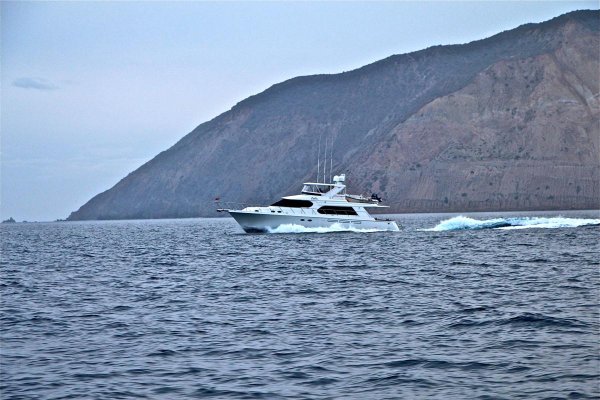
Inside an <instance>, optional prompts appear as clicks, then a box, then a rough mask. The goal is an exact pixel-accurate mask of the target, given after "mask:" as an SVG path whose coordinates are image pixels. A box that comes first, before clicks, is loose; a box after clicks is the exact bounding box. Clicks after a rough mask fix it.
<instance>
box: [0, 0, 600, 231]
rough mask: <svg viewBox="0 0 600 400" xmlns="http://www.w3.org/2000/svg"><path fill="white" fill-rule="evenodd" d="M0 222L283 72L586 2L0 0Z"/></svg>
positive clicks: (36, 207)
mask: <svg viewBox="0 0 600 400" xmlns="http://www.w3.org/2000/svg"><path fill="white" fill-rule="evenodd" d="M0 7H1V10H0V11H1V14H0V18H1V20H0V23H1V85H2V86H1V109H0V112H1V120H0V128H1V135H2V136H1V171H0V172H1V204H0V216H1V218H2V219H5V218H8V217H9V216H13V217H14V218H15V219H17V220H28V221H35V220H38V221H44V220H54V219H56V218H65V217H67V216H68V214H69V213H70V212H71V211H74V210H76V209H77V208H79V206H81V205H82V204H83V203H85V202H86V201H87V200H89V199H90V198H91V197H92V196H94V195H96V194H97V193H99V192H101V191H104V190H107V189H109V188H110V187H112V186H113V185H114V184H115V183H117V182H118V181H119V180H120V179H121V178H123V177H124V176H126V175H127V174H128V173H129V172H131V171H133V170H134V169H136V168H137V167H139V166H140V165H142V164H143V163H144V162H146V161H148V160H149V159H151V158H152V157H153V156H155V155H156V154H158V153H159V152H160V151H163V150H165V149H166V148H168V147H170V146H171V145H173V144H174V143H175V142H176V141H177V140H179V139H180V138H182V137H183V136H184V135H185V134H187V133H188V132H190V131H191V130H192V129H193V128H195V127H196V126H197V125H199V124H200V123H202V122H204V121H207V120H209V119H211V118H213V117H215V116H217V115H218V114H220V113H222V112H224V111H227V110H228V109H230V108H231V107H232V106H233V105H235V104H236V103H237V102H239V101H241V100H243V99H244V98H246V97H248V96H250V95H252V94H255V93H258V92H261V91H263V90H265V89H266V88H268V87H269V86H271V85H272V84H275V83H277V82H280V81H283V80H285V79H288V78H292V77H294V76H298V75H309V74H317V73H336V72H342V71H347V70H351V69H355V68H358V67H360V66H362V65H365V64H368V63H371V62H373V61H376V60H379V59H382V58H385V57H387V56H390V55H392V54H400V53H406V52H410V51H414V50H420V49H422V48H426V47H429V46H433V45H438V44H453V43H465V42H469V41H472V40H476V39H482V38H484V37H487V36H490V35H493V34H495V33H498V32H500V31H503V30H507V29H511V28H514V27H517V26H519V25H521V24H524V23H527V22H541V21H545V20H548V19H551V18H553V17H555V16H558V15H560V14H563V13H565V12H568V11H571V10H576V9H597V8H598V3H597V1H587V2H581V1H580V2H575V1H573V2H559V1H538V2H516V1H514V2H490V1H488V2H450V1H447V2H339V1H338V2H244V3H236V2H177V3H167V2H165V3H161V2H8V1H2V2H1V5H0Z"/></svg>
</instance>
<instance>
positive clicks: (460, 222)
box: [423, 215, 600, 232]
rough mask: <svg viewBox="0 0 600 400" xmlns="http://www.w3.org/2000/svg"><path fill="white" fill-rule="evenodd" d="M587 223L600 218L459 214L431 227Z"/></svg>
mask: <svg viewBox="0 0 600 400" xmlns="http://www.w3.org/2000/svg"><path fill="white" fill-rule="evenodd" d="M585 225H600V219H585V218H565V217H561V216H558V217H549V218H546V217H515V218H493V219H486V220H477V219H473V218H469V217H465V216H462V215H460V216H458V217H453V218H450V219H447V220H445V221H442V222H440V223H439V224H437V225H436V226H435V227H433V228H431V229H423V230H425V231H432V232H444V231H458V230H477V229H504V230H510V229H529V228H546V229H556V228H576V227H579V226H585Z"/></svg>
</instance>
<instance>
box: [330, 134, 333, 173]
mask: <svg viewBox="0 0 600 400" xmlns="http://www.w3.org/2000/svg"><path fill="white" fill-rule="evenodd" d="M329 146H330V147H329V150H330V151H331V153H330V154H329V180H330V181H331V182H333V173H332V171H333V137H332V138H331V143H330V144H329Z"/></svg>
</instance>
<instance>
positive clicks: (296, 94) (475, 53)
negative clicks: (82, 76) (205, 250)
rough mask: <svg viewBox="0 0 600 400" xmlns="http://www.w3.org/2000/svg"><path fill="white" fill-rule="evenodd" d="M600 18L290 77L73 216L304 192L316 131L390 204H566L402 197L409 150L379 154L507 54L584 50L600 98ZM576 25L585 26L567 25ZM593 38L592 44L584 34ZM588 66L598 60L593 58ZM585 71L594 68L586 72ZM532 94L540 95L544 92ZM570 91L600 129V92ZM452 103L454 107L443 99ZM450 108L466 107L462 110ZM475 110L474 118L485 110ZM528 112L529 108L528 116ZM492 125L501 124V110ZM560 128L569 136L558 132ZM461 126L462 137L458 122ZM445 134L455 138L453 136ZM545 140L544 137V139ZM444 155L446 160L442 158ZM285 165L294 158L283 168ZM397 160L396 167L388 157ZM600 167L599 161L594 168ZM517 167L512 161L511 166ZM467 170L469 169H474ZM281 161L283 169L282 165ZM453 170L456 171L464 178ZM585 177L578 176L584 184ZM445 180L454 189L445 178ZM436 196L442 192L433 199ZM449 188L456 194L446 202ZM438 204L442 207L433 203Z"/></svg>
mask: <svg viewBox="0 0 600 400" xmlns="http://www.w3.org/2000/svg"><path fill="white" fill-rule="evenodd" d="M598 16H599V12H598V11H574V12H571V13H568V14H564V15H562V16H559V17H556V18H553V19H551V20H549V21H546V22H542V23H537V24H525V25H522V26H520V27H518V28H515V29H513V30H509V31H504V32H501V33H498V34H496V35H493V36H491V37H489V38H486V39H480V40H477V41H473V42H470V43H467V44H457V45H449V46H432V47H429V48H427V49H423V50H419V51H416V52H412V53H408V54H399V55H393V56H390V57H387V58H385V59H383V60H379V61H376V62H374V63H371V64H368V65H365V66H363V67H360V68H357V69H354V70H351V71H346V72H342V73H339V74H320V75H308V76H300V77H295V78H291V79H288V80H286V81H283V82H281V83H278V84H275V85H273V86H271V87H270V88H268V89H266V90H265V91H263V92H261V93H258V94H256V95H253V96H250V97H248V98H246V99H244V100H242V101H240V102H238V103H237V104H236V105H234V106H233V107H232V108H231V109H230V110H229V111H227V112H225V113H223V114H221V115H219V116H217V117H215V118H213V119H212V120H210V121H207V122H205V123H203V124H200V125H199V126H198V127H197V128H195V129H194V130H192V132H190V133H189V134H188V135H186V136H184V137H183V138H182V139H181V140H180V141H179V142H177V143H176V144H175V145H173V146H172V147H171V148H169V149H167V150H165V151H163V152H161V153H159V154H158V155H157V156H156V157H155V158H153V159H152V160H150V161H149V162H148V163H146V164H144V165H142V166H141V167H140V168H138V169H137V170H136V171H133V172H132V173H130V174H128V175H127V176H126V177H125V178H123V179H122V180H121V181H119V182H118V183H117V184H116V185H115V186H114V187H113V188H111V189H109V190H107V191H105V192H102V193H100V194H99V195H97V196H95V197H94V198H92V199H91V200H90V201H89V202H88V203H86V204H85V205H83V206H82V207H81V208H80V209H79V210H78V211H76V212H74V213H72V214H71V216H69V219H70V220H77V219H121V218H163V217H191V216H210V215H213V211H212V202H211V200H212V199H213V198H214V197H215V196H219V195H220V196H221V197H227V198H229V199H231V200H234V201H256V202H272V201H273V200H275V199H276V198H277V197H280V196H281V195H285V194H292V193H295V192H296V191H297V188H298V186H299V184H300V183H301V181H303V180H306V179H307V178H309V177H311V176H312V175H313V172H307V168H310V169H311V170H312V166H313V165H314V161H316V160H312V159H313V158H315V159H316V154H313V153H314V151H312V150H311V151H309V152H307V151H305V149H311V148H313V147H315V146H314V145H315V144H316V142H317V140H318V138H319V137H327V138H331V139H333V140H334V144H335V146H334V160H336V161H337V162H336V170H340V171H348V170H351V171H352V173H351V174H350V178H351V180H350V186H349V189H354V190H358V191H360V190H359V189H360V188H364V189H367V190H368V191H371V190H379V191H381V192H383V194H384V196H386V197H387V198H388V199H390V201H391V203H393V204H394V203H395V204H403V205H401V206H398V207H395V208H394V207H393V208H392V209H391V211H403V212H406V211H457V210H461V211H467V210H470V209H472V210H481V209H482V208H483V209H487V208H486V207H488V206H490V207H497V208H500V210H503V209H510V208H513V209H524V208H527V207H529V206H530V207H532V208H536V207H537V208H549V209H556V208H565V206H570V205H571V204H565V203H564V202H552V201H548V202H537V203H535V202H533V203H531V204H530V205H528V204H525V203H523V202H519V201H513V202H512V203H510V202H506V203H502V204H501V203H489V202H488V203H489V204H488V206H485V202H483V203H482V204H483V205H479V206H477V205H475V204H474V203H473V202H477V200H473V199H468V201H467V200H466V199H462V198H461V197H462V194H463V193H466V192H460V193H459V196H455V197H457V198H454V197H453V196H450V197H449V196H448V195H446V196H440V195H439V193H441V192H440V191H437V192H436V191H432V192H431V193H429V194H427V196H429V197H427V196H426V197H423V198H421V199H407V198H403V194H402V190H400V186H401V184H400V183H397V184H395V186H394V184H392V185H391V186H390V185H389V182H390V177H392V181H393V179H394V178H393V177H394V176H398V178H397V179H398V182H404V183H403V184H402V185H404V184H406V185H409V189H410V185H411V184H417V183H415V182H413V181H411V180H410V179H408V178H407V177H406V176H409V175H410V174H408V175H406V174H405V175H406V176H404V175H402V174H403V173H402V171H400V169H402V168H404V167H406V166H407V165H404V164H399V163H398V162H397V161H398V160H400V159H403V157H405V155H404V154H403V152H404V151H406V150H405V149H404V150H403V149H401V148H396V149H395V151H394V152H391V153H389V154H388V155H387V156H382V157H381V158H380V159H377V157H375V156H374V154H375V153H374V152H379V153H385V152H386V151H387V150H385V149H384V148H382V143H387V141H389V138H393V137H396V136H397V135H399V134H400V133H397V132H400V131H401V129H400V131H398V127H399V126H400V127H401V126H402V124H406V122H407V121H408V120H409V119H410V118H412V117H414V116H415V114H417V113H419V112H420V110H422V109H424V108H425V107H427V105H429V104H431V103H432V102H435V101H436V100H437V99H444V98H446V97H447V96H449V95H450V94H452V93H457V92H460V91H461V90H463V89H464V88H466V87H467V86H469V85H470V84H471V83H472V82H473V80H475V79H476V78H477V77H480V76H485V71H486V70H488V69H489V68H491V67H493V66H495V65H498V66H501V65H504V68H505V69H507V70H508V69H510V68H509V66H510V67H512V68H513V69H514V68H515V67H518V65H516V66H515V65H512V64H510V63H511V61H514V60H515V59H516V60H529V59H531V60H533V59H536V57H538V56H540V55H544V54H554V53H555V52H556V51H558V49H567V50H569V49H575V50H577V51H576V53H577V54H576V55H577V57H579V55H581V57H580V58H582V60H583V61H581V62H579V63H578V65H577V66H575V67H573V68H575V69H577V71H578V72H577V73H579V75H582V76H583V75H585V77H586V79H584V81H585V82H583V85H584V86H585V87H586V88H588V87H591V88H592V89H590V90H591V91H592V92H593V93H592V97H593V96H597V93H598V88H597V87H598V82H597V81H598V79H597V77H593V72H594V70H596V71H597V64H598V62H597V59H598V57H597V50H590V49H593V48H594V46H593V44H594V43H597V42H598ZM569 29H571V30H573V29H574V30H575V31H577V32H576V33H573V32H570V31H569ZM578 35H579V36H581V37H583V39H581V38H579V37H578ZM568 40H571V41H572V43H574V44H571V45H569V46H566V44H565V43H563V41H567V42H568ZM586 40H587V41H592V42H593V43H592V44H591V45H589V44H586V43H585V41H586ZM569 51H570V50H569ZM590 52H591V53H590ZM563 58H564V57H563ZM561 60H562V61H561ZM561 60H558V59H556V60H555V61H553V60H552V57H550V58H548V59H545V58H544V59H543V60H542V59H537V61H536V62H537V63H545V64H544V65H550V64H552V63H554V64H556V65H558V61H560V62H563V61H564V62H566V63H567V64H569V62H570V61H569V58H564V60H563V59H562V58H561ZM503 62H504V64H502V63H503ZM507 63H508V64H507ZM509 64H510V65H509ZM588 64H590V65H592V66H591V67H588ZM536 65H537V64H536ZM540 65H541V64H540ZM540 65H537V67H536V68H537V69H536V68H534V67H531V68H533V69H532V71H533V70H535V71H537V73H539V74H541V75H540V76H541V78H540V79H539V81H535V82H534V83H530V84H528V87H529V86H535V87H536V88H539V87H540V85H541V82H545V81H544V79H545V78H546V77H550V75H551V74H550V75H549V72H545V73H546V75H544V71H545V70H544V69H543V68H541V66H540ZM538 67H539V68H538ZM569 67H570V66H569ZM540 68H541V69H540ZM560 68H563V69H564V71H567V70H568V68H566V67H560ZM573 68H571V69H573ZM580 70H581V71H583V72H581V71H580ZM588 70H591V71H592V73H591V74H590V72H586V71H588ZM502 73H504V72H502ZM502 73H501V74H502ZM482 74H483V75H482ZM559 75H560V74H559ZM575 75H576V76H577V74H575ZM569 76H570V75H569ZM590 76H591V78H590ZM550 78H552V82H553V85H554V86H553V87H552V88H550V89H548V88H546V89H544V90H547V91H550V92H552V91H553V90H554V91H561V93H562V90H563V88H562V86H564V84H563V83H561V81H560V79H559V78H560V77H559V76H558V75H557V77H556V79H554V78H555V77H550ZM550 78H548V79H550ZM490 79H491V78H490ZM511 79H512V80H509V81H507V82H506V84H507V85H509V86H507V87H509V89H512V92H513V94H517V93H519V95H520V96H530V97H531V96H532V95H531V94H529V95H528V94H526V93H525V94H523V93H521V91H520V88H519V87H518V85H520V84H521V83H523V82H521V81H523V79H522V76H521V77H519V76H516V75H514V76H512V77H511ZM528 79H529V78H528ZM569 79H572V80H573V79H575V78H569ZM563 80H564V79H563ZM482 82H483V81H482ZM486 84H487V83H486ZM524 84H525V83H524ZM578 84H581V82H580V83H578ZM542 86H543V85H542ZM567 86H568V85H567ZM555 87H557V88H558V89H557V88H555ZM494 90H495V89H494ZM550 92H548V93H550ZM548 93H547V94H546V95H548ZM483 95H485V93H483V92H482V94H480V96H483ZM535 96H537V97H536V98H538V97H539V93H537V94H535ZM570 96H571V97H574V98H578V100H577V101H579V102H580V103H581V102H582V100H583V103H585V104H586V105H587V107H588V108H589V109H590V112H591V117H586V118H587V119H585V121H588V120H590V118H591V122H592V126H591V127H588V128H586V129H587V131H586V132H588V131H590V130H591V132H592V133H594V132H596V133H597V132H598V128H597V124H596V126H595V127H594V126H593V122H597V114H598V110H597V101H596V102H594V101H593V99H592V100H590V102H591V103H590V104H591V105H590V104H587V103H588V101H587V98H588V97H589V95H588V94H587V92H586V93H583V94H582V93H579V92H578V91H577V89H574V92H573V93H571V95H570ZM528 99H529V98H527V97H525V98H523V99H521V100H522V101H524V102H525V101H528ZM512 100H514V99H512V97H510V96H508V97H507V100H506V101H509V102H510V101H512ZM596 100H597V98H596ZM445 101H446V103H445V104H449V103H448V99H446V100H445ZM557 101H558V100H557ZM569 101H570V100H569ZM583 103H582V104H583ZM446 107H450V106H449V105H446ZM527 107H529V109H531V110H537V108H536V107H537V106H536V105H535V104H529V105H525V104H521V105H518V106H517V107H513V108H516V109H518V110H521V109H525V108H527ZM428 110H430V109H428ZM488 111H489V110H488ZM453 112H454V113H460V112H459V111H457V110H455V109H453ZM490 112H491V111H490ZM493 112H494V113H496V112H497V110H496V109H494V110H493ZM572 112H573V113H575V112H577V113H579V112H580V110H579V108H577V110H576V111H572ZM519 113H520V111H519ZM515 114H517V111H515ZM519 115H520V114H519ZM513 117H514V115H513ZM530 117H531V116H530ZM474 118H475V119H474V121H475V120H476V119H477V118H480V116H475V117H474ZM528 118H529V117H528ZM525 119H526V118H525V117H523V118H522V120H523V121H525ZM465 121H467V120H465ZM531 121H533V119H529V120H528V121H527V122H522V123H525V124H526V125H527V124H529V123H531ZM467 122H468V121H467ZM436 123H439V121H436ZM490 123H493V124H496V125H498V124H499V122H498V121H497V120H493V121H490ZM411 124H413V125H414V124H415V121H414V119H413V120H411ZM475 125H477V124H473V129H475ZM500 125H502V124H500ZM575 125H576V124H575ZM588 125H589V123H588ZM573 126H574V125H573V124H571V125H569V126H568V127H567V128H568V129H572V128H573ZM586 126H587V125H586ZM441 128H444V126H441ZM512 128H513V126H508V127H507V129H512ZM530 128H531V129H530ZM533 128H534V127H528V128H527V129H525V128H522V130H523V129H525V130H524V132H526V133H528V132H529V130H532V129H533ZM394 129H396V130H394ZM415 129H425V130H424V132H425V131H427V129H426V126H422V125H418V124H417V125H415ZM444 129H445V128H444ZM477 129H480V131H481V132H483V131H485V130H486V129H488V130H489V126H482V127H480V128H477ZM394 132H396V133H394ZM402 132H403V133H401V135H405V136H406V135H408V133H406V132H405V131H402ZM427 132H429V131H427ZM588 133H589V132H588ZM427 134H428V135H429V133H427ZM496 134H497V135H499V136H501V135H504V134H505V133H504V132H503V131H497V132H496ZM556 134H557V135H560V133H556ZM439 135H442V134H438V139H439ZM455 135H457V136H456V137H462V136H460V135H461V133H460V132H457V133H455ZM406 137H408V136H406ZM447 139H448V140H449V141H451V140H454V139H455V138H454V139H453V138H447ZM542 139H543V138H542ZM542 139H539V141H540V143H541V141H542ZM402 140H404V139H402ZM428 140H429V139H428ZM263 142H264V144H263ZM390 143H391V142H390ZM448 143H450V142H448ZM590 143H591V145H592V147H593V148H594V151H595V152H596V153H598V144H597V141H596V142H594V141H593V139H592V141H591V142H590ZM389 146H390V147H388V148H392V147H391V146H392V145H391V144H390V145H389ZM421 147H422V146H421ZM407 148H410V149H411V150H410V151H411V153H414V154H422V155H423V154H424V153H423V152H424V149H422V148H420V147H419V140H418V138H415V139H414V143H413V142H411V143H409V145H408V146H407ZM489 150H490V151H491V149H489ZM379 153H377V154H379ZM511 154H512V153H511ZM561 154H562V153H561ZM514 156H515V155H514V154H512V155H510V156H507V157H508V160H509V161H510V160H512V161H513V163H515V165H516V164H518V160H519V159H515V158H514ZM592 156H593V155H592ZM510 157H513V158H510ZM567 158H568V157H567ZM592 158H593V157H592ZM357 159H358V160H362V161H363V162H365V163H369V164H367V165H366V166H365V165H363V167H364V168H362V170H363V171H362V172H357V173H356V174H354V168H355V164H356V160H357ZM383 160H385V161H383ZM423 160H425V158H423ZM436 160H437V161H436V162H437V163H438V164H439V165H441V164H440V162H441V161H440V160H439V159H436ZM561 160H562V159H561ZM565 160H567V159H565ZM267 161H269V162H267ZM563 161H564V160H563ZM472 162H477V160H474V161H472ZM496 162H498V160H496ZM561 162H562V161H561ZM565 162H566V161H565ZM385 163H387V164H385ZM417 163H418V162H417ZM586 163H587V164H586ZM584 164H585V165H588V164H590V161H589V158H586V160H585V162H584ZM592 164H593V163H592ZM279 165H284V166H285V167H284V168H279V167H278V166H279ZM373 165H377V168H376V169H373V168H372V166H373ZM392 165H393V166H394V167H393V168H391V167H390V166H392ZM415 165H416V164H415ZM428 165H429V164H428ZM580 165H583V164H580ZM596 165H597V163H596ZM594 166H595V165H592V169H593V167H594ZM509 167H510V165H509V166H507V167H506V168H509ZM408 168H410V166H408ZM468 168H469V171H471V167H468ZM360 169H361V168H359V170H360ZM509 169H510V168H509ZM282 170H285V174H284V173H282ZM223 171H229V173H223ZM375 171H377V173H376V174H375ZM259 172H260V174H259ZM592 175H593V176H592V178H594V177H596V176H597V168H596V172H595V174H594V173H593V171H592ZM400 176H402V177H400ZM432 176H433V178H432V179H435V176H436V175H432ZM265 177H266V178H265ZM468 178H471V177H468ZM411 179H412V178H411ZM447 179H457V177H456V176H454V177H448V178H447ZM384 180H387V183H386V184H385V185H382V182H383V181H384ZM517 180H518V179H517ZM411 182H412V183H411ZM585 182H586V183H585V184H591V186H592V187H591V194H589V195H586V197H585V198H586V199H587V200H585V201H583V203H582V204H579V203H581V202H579V203H578V202H575V203H572V204H576V207H578V208H579V207H584V208H585V207H588V205H591V206H594V207H597V204H598V202H597V201H594V196H595V198H596V199H597V195H596V193H597V191H598V184H597V183H596V184H594V182H593V179H592V180H591V182H590V179H588V178H586V179H585ZM419 184H421V185H422V184H425V183H423V182H421V183H419ZM498 184H499V182H498ZM583 184H584V183H580V185H579V187H581V185H583ZM427 185H431V183H427ZM493 185H495V183H493V184H492V186H493ZM441 186H444V187H448V185H441ZM461 190H462V189H461ZM409 191H410V190H409ZM388 192H389V193H388ZM417 192H418V191H417ZM434 192H435V193H438V194H434ZM469 193H470V192H469ZM579 193H580V192H578V193H577V194H579ZM557 195H558V193H557ZM432 196H437V197H438V198H437V199H434V198H431V197H432ZM549 196H552V195H549ZM582 196H583V195H582ZM555 197H556V196H555ZM444 198H446V200H447V201H445V202H444V201H443V199H444ZM462 200H465V201H462ZM513 200H517V199H513ZM548 200H552V199H548ZM440 201H441V203H440ZM419 202H420V204H419ZM438 203H439V204H438ZM432 204H436V205H435V207H434V208H433V209H430V207H431V205H432ZM492 204H494V205H492ZM465 209H466V210H465ZM490 210H491V209H490Z"/></svg>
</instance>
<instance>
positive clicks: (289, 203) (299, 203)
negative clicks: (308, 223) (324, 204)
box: [271, 199, 313, 208]
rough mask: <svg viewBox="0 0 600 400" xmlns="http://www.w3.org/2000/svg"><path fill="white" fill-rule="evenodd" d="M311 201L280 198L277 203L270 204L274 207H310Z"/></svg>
mask: <svg viewBox="0 0 600 400" xmlns="http://www.w3.org/2000/svg"><path fill="white" fill-rule="evenodd" d="M312 205H313V203H312V201H308V200H293V199H281V200H279V201H278V202H277V203H273V204H271V206H274V207H291V208H309V207H312Z"/></svg>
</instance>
